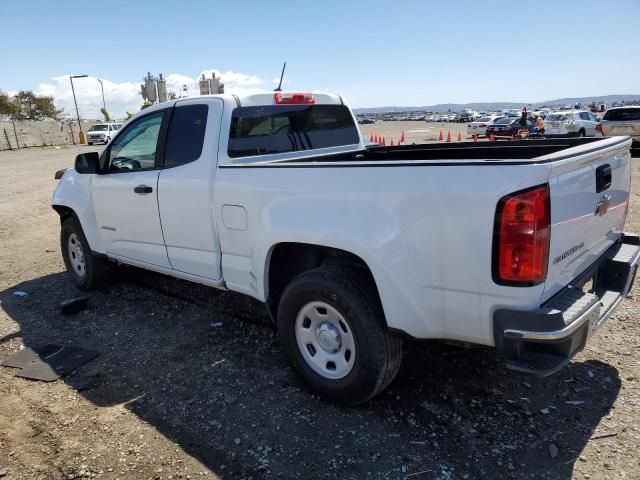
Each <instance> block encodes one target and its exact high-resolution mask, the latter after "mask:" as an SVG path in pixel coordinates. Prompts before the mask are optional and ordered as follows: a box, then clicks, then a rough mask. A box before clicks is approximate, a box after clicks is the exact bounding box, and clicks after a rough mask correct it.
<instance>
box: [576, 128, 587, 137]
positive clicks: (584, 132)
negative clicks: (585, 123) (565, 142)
mask: <svg viewBox="0 0 640 480" xmlns="http://www.w3.org/2000/svg"><path fill="white" fill-rule="evenodd" d="M586 136H587V132H586V131H585V130H584V129H582V128H581V129H580V131H579V132H578V137H580V138H582V137H586Z"/></svg>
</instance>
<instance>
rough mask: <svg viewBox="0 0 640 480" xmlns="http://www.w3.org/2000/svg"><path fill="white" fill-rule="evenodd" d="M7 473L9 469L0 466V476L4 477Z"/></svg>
mask: <svg viewBox="0 0 640 480" xmlns="http://www.w3.org/2000/svg"><path fill="white" fill-rule="evenodd" d="M8 474H9V470H7V469H6V468H0V477H6V476H7V475H8Z"/></svg>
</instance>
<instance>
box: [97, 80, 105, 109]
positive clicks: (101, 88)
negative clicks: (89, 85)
mask: <svg viewBox="0 0 640 480" xmlns="http://www.w3.org/2000/svg"><path fill="white" fill-rule="evenodd" d="M96 80H98V81H99V82H100V90H102V108H104V110H105V112H106V111H107V104H106V103H105V101H104V86H103V85H102V80H100V79H99V78H96Z"/></svg>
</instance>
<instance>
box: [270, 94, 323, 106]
mask: <svg viewBox="0 0 640 480" xmlns="http://www.w3.org/2000/svg"><path fill="white" fill-rule="evenodd" d="M273 99H274V101H275V102H276V104H277V105H312V104H314V103H316V100H315V98H313V95H312V94H310V93H274V94H273Z"/></svg>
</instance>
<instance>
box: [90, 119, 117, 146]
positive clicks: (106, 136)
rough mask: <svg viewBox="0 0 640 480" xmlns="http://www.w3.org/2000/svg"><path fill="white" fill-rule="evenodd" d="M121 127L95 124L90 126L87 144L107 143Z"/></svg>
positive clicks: (113, 124)
mask: <svg viewBox="0 0 640 480" xmlns="http://www.w3.org/2000/svg"><path fill="white" fill-rule="evenodd" d="M120 127H122V124H121V123H97V124H96V125H92V126H91V128H90V129H89V132H88V133H87V143H88V144H89V145H93V144H94V143H104V144H107V143H109V140H111V139H112V138H113V137H114V136H115V135H116V132H117V131H118V130H120Z"/></svg>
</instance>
